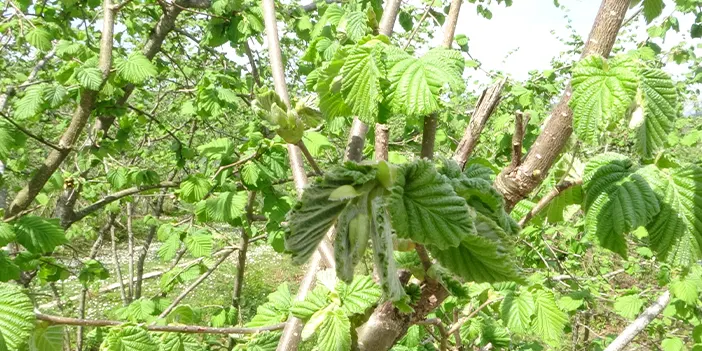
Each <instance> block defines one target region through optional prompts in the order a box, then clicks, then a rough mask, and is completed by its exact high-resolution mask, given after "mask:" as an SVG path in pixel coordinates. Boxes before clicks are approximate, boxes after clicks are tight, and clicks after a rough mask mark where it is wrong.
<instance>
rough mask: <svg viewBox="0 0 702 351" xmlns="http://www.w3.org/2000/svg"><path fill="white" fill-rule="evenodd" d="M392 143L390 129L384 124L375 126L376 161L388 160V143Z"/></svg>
mask: <svg viewBox="0 0 702 351" xmlns="http://www.w3.org/2000/svg"><path fill="white" fill-rule="evenodd" d="M389 142H390V128H388V126H387V125H385V124H383V123H376V124H375V160H376V161H380V160H387V159H388V143H389Z"/></svg>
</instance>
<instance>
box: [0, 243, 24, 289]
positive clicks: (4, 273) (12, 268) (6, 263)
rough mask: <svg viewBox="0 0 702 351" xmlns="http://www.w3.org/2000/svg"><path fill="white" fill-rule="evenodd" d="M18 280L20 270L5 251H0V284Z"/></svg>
mask: <svg viewBox="0 0 702 351" xmlns="http://www.w3.org/2000/svg"><path fill="white" fill-rule="evenodd" d="M19 278H20V268H19V267H18V266H17V265H16V264H15V263H14V262H13V261H12V260H11V259H10V256H9V255H8V254H7V251H5V250H1V251H0V282H7V281H10V280H15V279H19Z"/></svg>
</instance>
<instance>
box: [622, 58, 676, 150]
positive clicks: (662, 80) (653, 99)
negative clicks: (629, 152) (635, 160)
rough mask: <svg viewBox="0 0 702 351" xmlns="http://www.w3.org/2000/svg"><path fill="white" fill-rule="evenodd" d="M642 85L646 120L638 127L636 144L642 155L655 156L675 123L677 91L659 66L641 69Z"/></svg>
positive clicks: (643, 110)
mask: <svg viewBox="0 0 702 351" xmlns="http://www.w3.org/2000/svg"><path fill="white" fill-rule="evenodd" d="M640 89H641V96H642V100H643V101H642V104H643V106H642V112H643V119H644V121H643V123H641V124H640V125H639V126H638V128H637V139H636V147H637V150H638V151H639V153H640V154H641V155H642V156H643V157H646V158H652V157H654V156H655V152H656V151H658V150H660V149H661V148H662V147H663V146H664V145H665V142H666V140H667V139H668V133H670V131H671V130H672V129H673V126H674V125H675V117H676V115H677V102H678V94H677V91H676V90H675V85H674V84H673V80H672V79H670V76H668V75H667V74H666V73H665V72H663V71H662V70H659V69H647V70H644V71H642V72H641V87H640ZM634 114H636V113H634ZM632 122H633V121H632Z"/></svg>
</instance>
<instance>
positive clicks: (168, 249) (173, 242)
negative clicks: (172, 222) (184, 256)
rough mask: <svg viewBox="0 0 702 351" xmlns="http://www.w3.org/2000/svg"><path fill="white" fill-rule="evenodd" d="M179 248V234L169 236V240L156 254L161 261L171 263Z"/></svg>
mask: <svg viewBox="0 0 702 351" xmlns="http://www.w3.org/2000/svg"><path fill="white" fill-rule="evenodd" d="M179 248H180V235H179V234H177V233H176V234H171V236H169V237H168V239H166V241H164V242H163V243H162V244H161V246H160V247H159V248H158V251H157V252H156V253H157V254H158V257H160V258H161V260H163V261H170V260H172V259H173V258H174V257H175V256H176V253H177V252H178V249H179Z"/></svg>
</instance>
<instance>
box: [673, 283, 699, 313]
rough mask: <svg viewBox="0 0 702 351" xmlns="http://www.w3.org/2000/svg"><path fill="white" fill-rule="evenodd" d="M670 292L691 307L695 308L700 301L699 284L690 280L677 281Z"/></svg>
mask: <svg viewBox="0 0 702 351" xmlns="http://www.w3.org/2000/svg"><path fill="white" fill-rule="evenodd" d="M670 292H671V293H673V296H675V297H676V298H678V299H680V300H683V301H685V303H687V304H689V305H690V306H695V305H696V304H697V300H699V291H698V289H697V284H695V282H694V281H692V280H690V279H683V280H677V281H675V282H673V283H672V284H670Z"/></svg>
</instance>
